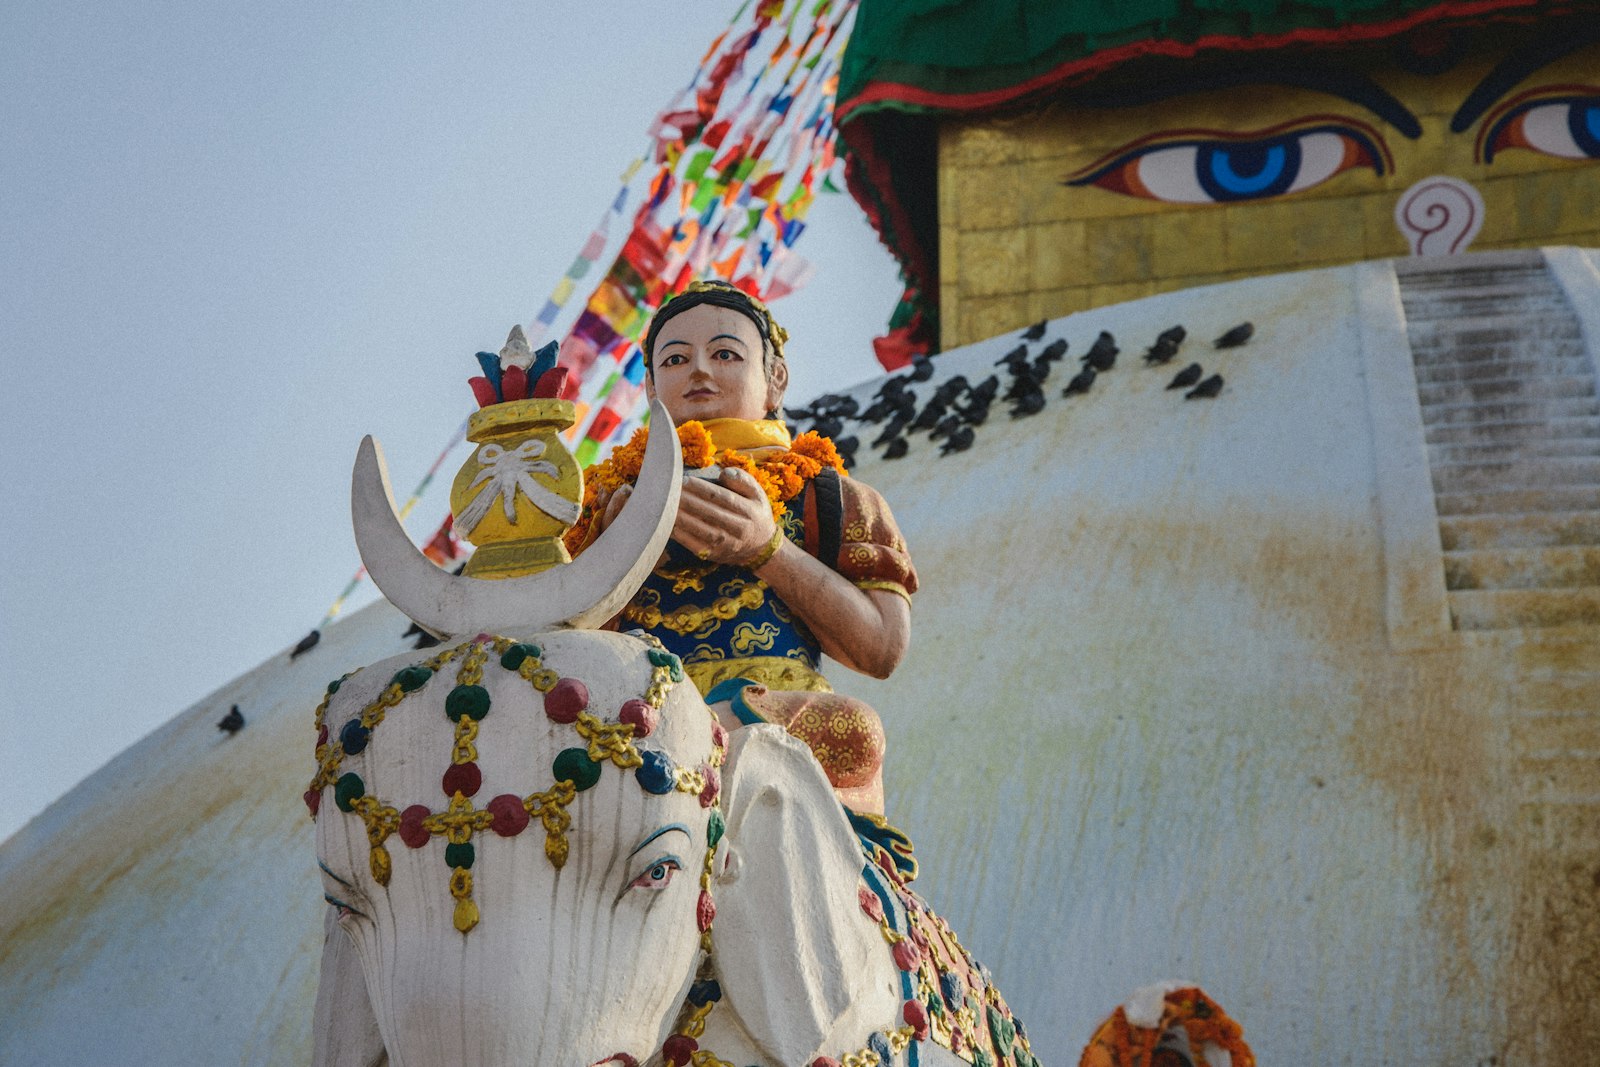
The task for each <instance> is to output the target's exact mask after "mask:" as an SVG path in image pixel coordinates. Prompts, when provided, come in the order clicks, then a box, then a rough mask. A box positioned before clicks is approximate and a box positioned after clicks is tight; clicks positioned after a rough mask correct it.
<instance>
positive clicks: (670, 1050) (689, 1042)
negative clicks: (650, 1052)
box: [661, 1034, 700, 1067]
mask: <svg viewBox="0 0 1600 1067" xmlns="http://www.w3.org/2000/svg"><path fill="white" fill-rule="evenodd" d="M698 1051H700V1042H698V1041H696V1040H695V1039H694V1038H692V1037H685V1036H684V1035H683V1034H673V1035H672V1036H671V1037H669V1038H667V1041H666V1044H664V1045H662V1046H661V1055H662V1056H663V1057H664V1058H665V1059H666V1061H667V1062H668V1063H669V1064H671V1065H672V1067H685V1065H686V1064H687V1063H688V1062H689V1060H690V1058H691V1057H693V1056H694V1054H695V1053H696V1052H698Z"/></svg>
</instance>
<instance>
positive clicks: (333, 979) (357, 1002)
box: [311, 908, 389, 1067]
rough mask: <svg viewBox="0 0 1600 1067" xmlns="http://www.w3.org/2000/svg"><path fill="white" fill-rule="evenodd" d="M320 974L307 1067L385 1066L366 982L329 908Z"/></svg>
mask: <svg viewBox="0 0 1600 1067" xmlns="http://www.w3.org/2000/svg"><path fill="white" fill-rule="evenodd" d="M322 933H323V942H322V976H321V978H320V980H319V981H318V982H317V1005H316V1011H315V1013H314V1014H313V1016H312V1023H311V1045H312V1053H311V1064H312V1067H387V1064H388V1063H389V1056H388V1053H387V1052H385V1051H384V1047H383V1038H382V1036H380V1035H379V1033H378V1019H377V1016H375V1015H374V1014H373V1012H372V1002H371V1001H370V1000H368V999H367V980H366V978H364V977H363V976H362V974H361V960H360V959H358V958H357V956H356V947H355V946H354V945H353V944H351V943H350V937H349V935H347V934H346V933H345V932H344V930H342V929H340V927H339V921H338V918H337V916H336V914H335V912H334V909H333V908H329V909H328V914H327V918H326V919H325V920H324V921H323V924H322Z"/></svg>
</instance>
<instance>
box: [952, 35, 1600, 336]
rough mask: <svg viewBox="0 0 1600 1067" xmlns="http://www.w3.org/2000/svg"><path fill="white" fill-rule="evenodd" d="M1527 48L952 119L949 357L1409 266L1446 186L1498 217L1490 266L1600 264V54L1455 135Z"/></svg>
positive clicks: (1491, 220) (1534, 85) (1533, 81)
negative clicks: (1431, 184) (1420, 69)
mask: <svg viewBox="0 0 1600 1067" xmlns="http://www.w3.org/2000/svg"><path fill="white" fill-rule="evenodd" d="M1516 48H1517V43H1516V42H1515V41H1512V42H1510V43H1508V44H1507V45H1505V46H1503V47H1501V48H1499V49H1493V48H1489V49H1487V50H1483V49H1480V50H1479V51H1478V52H1475V53H1474V54H1472V55H1471V56H1470V57H1469V58H1466V59H1463V60H1462V61H1461V62H1460V63H1459V64H1458V65H1457V66H1455V67H1454V68H1453V69H1451V70H1449V71H1447V72H1445V73H1442V74H1437V75H1431V76H1429V75H1423V74H1417V73H1411V72H1408V71H1406V70H1403V69H1401V68H1400V67H1399V66H1398V65H1396V64H1395V63H1394V62H1393V61H1392V60H1391V59H1390V58H1389V56H1388V53H1387V52H1384V51H1381V50H1380V51H1376V52H1372V53H1351V57H1352V58H1351V59H1350V65H1349V66H1348V67H1345V68H1341V69H1340V74H1341V79H1340V80H1341V81H1343V82H1345V83H1346V84H1345V85H1344V86H1339V87H1336V88H1339V89H1340V91H1323V90H1322V89H1317V90H1312V89H1309V88H1304V87H1291V86H1286V85H1276V84H1270V85H1263V84H1240V85H1236V86H1234V87H1230V88H1216V89H1204V90H1200V91H1193V92H1189V91H1184V85H1183V81H1182V79H1181V78H1175V79H1173V80H1172V81H1171V82H1170V83H1169V85H1170V90H1171V95H1166V96H1164V97H1163V98H1162V99H1159V100H1151V101H1150V102H1145V103H1140V104H1138V105H1136V106H1125V107H1087V106H1081V105H1070V104H1067V103H1059V102H1058V103H1055V104H1052V105H1049V106H1047V107H1044V108H1042V109H1039V110H1037V111H1035V112H1032V113H1029V114H1025V115H1020V116H1014V117H1004V118H998V119H997V118H993V117H985V118H981V119H971V120H950V121H947V122H946V123H944V124H943V126H942V127H941V129H940V134H939V232H940V236H939V258H940V276H941V286H940V315H941V320H942V327H941V328H942V332H943V337H942V345H943V347H945V348H951V347H954V346H956V345H961V344H967V343H970V342H973V341H977V340H981V339H983V338H985V337H992V336H994V335H996V334H999V333H1003V332H1005V331H1007V330H1011V329H1014V328H1016V327H1018V326H1021V325H1024V324H1026V323H1028V322H1033V321H1035V320H1037V319H1040V318H1045V317H1057V316H1060V315H1065V314H1069V313H1071V312H1074V311H1080V310H1083V309H1085V308H1090V307H1099V306H1103V305H1106V304H1112V303H1117V302H1120V301H1123V300H1132V299H1137V298H1139V297H1144V296H1149V295H1152V294H1154V293H1159V292H1168V291H1171V290H1176V289H1184V288H1188V287H1190V286H1195V285H1206V284H1210V283H1213V282H1218V281H1226V280H1230V279H1234V278H1241V277H1248V276H1252V275H1259V274H1273V273H1278V272H1281V271H1290V270H1302V269H1307V268H1312V267H1324V266H1333V265H1338V264H1342V263H1350V262H1355V261H1358V260H1365V259H1378V258H1385V257H1390V256H1405V255H1409V254H1412V252H1413V251H1414V246H1415V242H1416V237H1417V235H1416V232H1415V231H1413V232H1412V233H1411V234H1409V235H1408V233H1407V232H1404V231H1403V230H1402V228H1401V226H1400V225H1399V224H1397V222H1396V206H1397V204H1398V203H1400V202H1401V201H1402V200H1403V199H1404V198H1405V197H1406V196H1407V194H1408V193H1411V194H1413V195H1416V191H1417V190H1419V188H1420V187H1421V184H1422V183H1423V182H1424V180H1425V179H1430V178H1434V177H1441V176H1442V177H1447V178H1450V179H1453V180H1454V181H1455V182H1459V183H1463V184H1464V185H1465V186H1467V187H1470V191H1475V193H1476V195H1477V197H1479V198H1481V202H1480V204H1479V205H1476V206H1473V207H1472V208H1470V209H1468V210H1469V212H1471V213H1480V215H1481V217H1477V218H1475V219H1474V220H1473V222H1474V228H1475V229H1476V232H1475V234H1473V235H1472V239H1471V241H1470V248H1471V249H1472V250H1475V251H1481V250H1485V249H1494V248H1522V247H1537V246H1539V245H1552V244H1576V245H1587V246H1600V159H1597V158H1596V157H1600V44H1597V45H1591V46H1587V47H1585V48H1583V49H1580V50H1579V51H1576V52H1573V53H1571V54H1569V55H1567V56H1565V57H1563V58H1561V59H1559V60H1557V61H1555V62H1552V63H1549V64H1547V65H1545V66H1542V67H1538V68H1537V69H1535V70H1533V71H1531V72H1530V73H1528V74H1526V76H1524V77H1522V78H1521V79H1520V80H1517V81H1515V82H1514V83H1512V84H1509V85H1506V86H1504V87H1503V88H1502V89H1501V91H1500V92H1499V93H1498V94H1497V95H1493V96H1491V97H1488V98H1487V99H1485V100H1484V102H1483V103H1482V104H1481V105H1480V106H1477V107H1474V108H1471V109H1470V111H1471V114H1470V116H1468V117H1470V119H1471V121H1470V122H1467V123H1465V126H1464V128H1463V129H1461V130H1459V131H1455V130H1452V128H1451V127H1452V119H1454V118H1455V117H1456V116H1457V115H1458V113H1459V112H1461V111H1462V108H1463V104H1464V103H1465V102H1466V101H1468V100H1469V99H1471V98H1472V97H1473V95H1474V92H1475V91H1479V95H1480V97H1482V96H1483V95H1484V92H1483V91H1482V90H1480V89H1479V87H1480V86H1483V85H1485V83H1486V80H1488V81H1489V83H1490V84H1491V85H1492V84H1493V82H1492V78H1491V75H1492V74H1493V73H1494V72H1495V70H1496V68H1497V67H1498V66H1499V65H1500V64H1501V63H1502V62H1503V61H1504V60H1505V59H1506V58H1507V57H1508V56H1512V55H1514V54H1515V51H1516ZM1363 59H1364V60H1365V63H1363V62H1362V61H1363ZM1244 62H1246V61H1244V60H1241V64H1243V63H1244ZM1324 65H1326V64H1324ZM1329 84H1330V86H1332V82H1331V80H1330V81H1329ZM1351 86H1359V88H1357V89H1351V88H1350V87H1351ZM1414 206H1417V207H1418V210H1417V211H1416V212H1414V217H1417V218H1421V217H1423V216H1424V213H1423V212H1422V211H1421V210H1420V206H1419V205H1414ZM1432 250H1433V249H1432V248H1430V247H1424V248H1423V251H1432ZM1458 250H1464V249H1458Z"/></svg>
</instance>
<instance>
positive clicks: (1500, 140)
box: [1482, 90, 1600, 163]
mask: <svg viewBox="0 0 1600 1067" xmlns="http://www.w3.org/2000/svg"><path fill="white" fill-rule="evenodd" d="M1482 144H1483V149H1482V155H1483V161H1484V162H1485V163H1492V162H1494V157H1495V155H1496V154H1497V153H1500V152H1503V151H1505V150H1506V149H1508V148H1526V149H1529V150H1531V151H1534V152H1542V153H1544V154H1545V155H1547V156H1557V157H1559V158H1561V159H1600V92H1596V91H1594V90H1590V91H1589V92H1587V93H1583V94H1578V95H1567V96H1558V97H1550V96H1545V97H1543V98H1542V99H1537V100H1527V99H1523V100H1522V101H1521V102H1519V101H1512V102H1511V104H1510V106H1508V107H1507V108H1506V109H1505V111H1504V113H1503V114H1501V115H1500V116H1498V117H1497V118H1495V119H1494V120H1492V121H1491V122H1490V123H1489V124H1488V125H1487V126H1486V127H1485V129H1484V134H1483V140H1482Z"/></svg>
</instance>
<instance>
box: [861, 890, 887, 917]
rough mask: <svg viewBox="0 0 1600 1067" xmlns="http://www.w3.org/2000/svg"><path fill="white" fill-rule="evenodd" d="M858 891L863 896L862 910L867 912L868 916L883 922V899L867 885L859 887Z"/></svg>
mask: <svg viewBox="0 0 1600 1067" xmlns="http://www.w3.org/2000/svg"><path fill="white" fill-rule="evenodd" d="M856 893H857V895H858V896H859V897H860V898H861V910H862V911H864V912H866V913H867V918H869V919H871V920H872V921H873V922H875V923H881V922H883V901H881V900H879V899H878V894H876V893H874V892H873V891H872V890H870V889H868V888H867V887H866V886H862V887H861V888H859V889H857V890H856Z"/></svg>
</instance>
